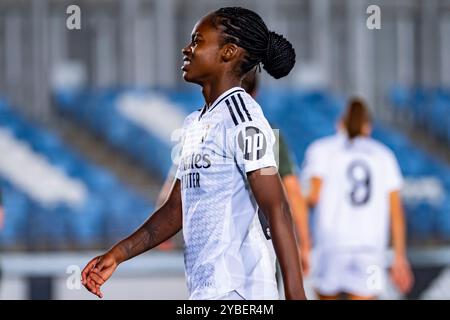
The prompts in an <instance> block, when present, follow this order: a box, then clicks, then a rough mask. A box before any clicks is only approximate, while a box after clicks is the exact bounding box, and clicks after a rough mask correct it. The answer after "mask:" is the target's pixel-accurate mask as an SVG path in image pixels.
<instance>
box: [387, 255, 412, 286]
mask: <svg viewBox="0 0 450 320" xmlns="http://www.w3.org/2000/svg"><path fill="white" fill-rule="evenodd" d="M391 279H392V282H393V283H394V284H395V285H396V286H397V288H398V289H399V290H400V292H401V293H403V294H406V293H408V292H409V291H410V290H411V288H412V286H413V284H414V275H413V273H412V271H411V267H410V265H409V262H408V260H407V258H406V257H404V256H401V257H395V259H394V263H393V264H392V266H391Z"/></svg>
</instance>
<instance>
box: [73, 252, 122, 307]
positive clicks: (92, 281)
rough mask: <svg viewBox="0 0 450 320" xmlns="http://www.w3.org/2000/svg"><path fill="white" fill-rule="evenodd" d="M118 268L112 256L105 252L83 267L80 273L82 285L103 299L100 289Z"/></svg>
mask: <svg viewBox="0 0 450 320" xmlns="http://www.w3.org/2000/svg"><path fill="white" fill-rule="evenodd" d="M117 266H118V263H117V260H116V258H115V257H114V255H113V254H111V253H109V252H107V253H106V254H104V255H102V256H98V257H95V258H94V259H92V260H91V261H89V263H88V264H87V265H86V267H84V269H83V272H82V273H81V280H82V283H83V285H84V286H85V287H86V289H87V290H89V291H90V292H91V293H93V294H95V295H96V296H98V297H99V298H103V294H102V292H101V291H100V287H101V286H102V285H103V284H104V283H105V282H106V281H107V280H108V279H109V278H110V277H111V275H112V274H113V272H114V271H115V270H116V268H117Z"/></svg>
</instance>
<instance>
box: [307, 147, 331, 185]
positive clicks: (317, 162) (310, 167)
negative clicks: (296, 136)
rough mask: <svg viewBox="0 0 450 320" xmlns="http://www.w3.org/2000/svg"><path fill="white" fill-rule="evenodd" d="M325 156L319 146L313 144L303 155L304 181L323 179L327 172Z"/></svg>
mask: <svg viewBox="0 0 450 320" xmlns="http://www.w3.org/2000/svg"><path fill="white" fill-rule="evenodd" d="M328 161H329V159H327V156H326V154H325V153H324V150H323V148H322V147H321V145H320V144H318V143H317V142H316V143H313V144H312V145H310V146H309V147H308V148H307V150H306V153H305V160H304V162H303V173H302V174H303V176H304V178H305V179H308V180H309V179H311V178H313V177H318V178H323V177H324V176H325V175H326V172H327V170H328V163H327V162H328Z"/></svg>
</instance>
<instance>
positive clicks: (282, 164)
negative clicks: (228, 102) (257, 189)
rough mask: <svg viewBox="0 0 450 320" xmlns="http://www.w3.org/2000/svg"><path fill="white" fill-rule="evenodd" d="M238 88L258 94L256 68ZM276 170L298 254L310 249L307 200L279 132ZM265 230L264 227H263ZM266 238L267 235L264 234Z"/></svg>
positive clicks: (170, 243) (166, 191)
mask: <svg viewBox="0 0 450 320" xmlns="http://www.w3.org/2000/svg"><path fill="white" fill-rule="evenodd" d="M241 87H242V88H243V89H244V90H245V91H246V92H247V93H248V94H249V95H251V96H252V97H253V98H254V99H256V96H257V94H258V87H259V81H258V76H257V74H256V70H253V71H250V72H248V73H247V75H246V76H245V78H244V79H243V80H242V85H241ZM278 156H279V159H278V173H279V174H280V177H281V181H282V183H283V186H284V188H285V190H286V195H287V198H288V201H289V205H290V207H291V210H292V214H293V219H294V223H295V226H296V229H297V230H296V231H297V236H298V237H299V239H298V241H299V242H300V244H299V247H300V248H301V250H300V253H301V254H302V253H303V252H309V251H310V245H311V244H310V242H309V240H310V236H309V228H308V227H307V226H308V212H307V207H306V202H305V200H304V198H303V195H302V192H301V187H300V183H299V181H298V178H297V176H296V175H295V172H294V163H293V161H292V159H291V155H290V153H289V149H288V146H287V144H286V142H285V140H284V138H283V136H282V134H281V133H279V136H278ZM175 174H176V167H175V166H173V167H172V168H171V170H170V172H169V174H168V176H167V178H166V181H165V182H164V185H163V187H162V189H161V192H160V193H159V195H158V200H157V205H156V206H157V207H159V206H161V205H162V204H163V203H164V201H165V200H166V199H167V197H168V195H169V191H170V188H171V187H172V184H173V181H174V180H175ZM258 214H259V216H260V221H261V223H262V224H263V227H264V229H265V230H266V228H267V225H266V224H267V222H266V220H265V218H264V215H263V213H262V212H260V211H259V212H258ZM266 231H267V230H266ZM266 236H267V237H270V235H268V234H266ZM174 246H175V244H174V242H173V241H172V240H171V239H170V240H167V241H165V242H163V243H162V244H161V245H160V246H159V247H158V248H159V249H162V250H167V249H171V248H173V247H174ZM308 259H309V255H303V254H302V259H301V260H302V266H303V273H304V274H305V275H307V274H308V272H309V260H308Z"/></svg>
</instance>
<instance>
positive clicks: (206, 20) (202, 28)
mask: <svg viewBox="0 0 450 320" xmlns="http://www.w3.org/2000/svg"><path fill="white" fill-rule="evenodd" d="M215 32H216V29H215V28H214V25H213V23H212V15H211V14H208V15H206V16H204V17H202V18H201V19H200V20H198V21H197V23H196V24H195V25H194V28H193V29H192V32H191V37H192V38H194V37H195V36H200V37H208V36H210V35H211V34H212V33H215Z"/></svg>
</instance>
